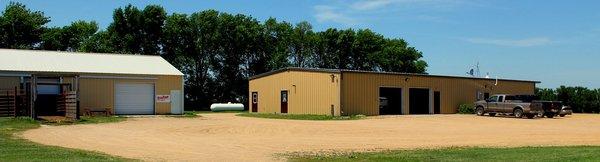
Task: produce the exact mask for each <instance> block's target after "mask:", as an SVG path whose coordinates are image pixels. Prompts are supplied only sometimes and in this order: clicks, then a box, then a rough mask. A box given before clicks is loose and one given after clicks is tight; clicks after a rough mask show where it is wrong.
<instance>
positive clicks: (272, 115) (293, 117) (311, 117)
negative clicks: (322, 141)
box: [236, 113, 365, 120]
mask: <svg viewBox="0 0 600 162" xmlns="http://www.w3.org/2000/svg"><path fill="white" fill-rule="evenodd" d="M236 116H243V117H255V118H267V119H289V120H358V119H362V118H364V117H365V116H364V115H351V116H331V115H310V114H275V113H240V114H236Z"/></svg>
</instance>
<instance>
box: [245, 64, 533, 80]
mask: <svg viewBox="0 0 600 162" xmlns="http://www.w3.org/2000/svg"><path fill="white" fill-rule="evenodd" d="M284 71H308V72H323V73H369V74H389V75H407V76H422V77H440V78H457V79H476V80H489V81H494V80H496V79H494V78H473V77H463V76H447V75H430V74H418V73H401V72H382V71H364V70H346V69H315V68H298V67H289V68H283V69H278V70H274V71H270V72H266V73H262V74H258V75H255V76H252V77H250V78H249V79H248V80H254V79H258V78H262V77H266V76H269V75H273V74H277V73H281V72H284ZM498 80H499V81H514V82H528V83H541V82H540V81H531V80H516V79H498Z"/></svg>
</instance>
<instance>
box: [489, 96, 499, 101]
mask: <svg viewBox="0 0 600 162" xmlns="http://www.w3.org/2000/svg"><path fill="white" fill-rule="evenodd" d="M488 101H489V102H498V96H492V97H490V99H489V100H488Z"/></svg>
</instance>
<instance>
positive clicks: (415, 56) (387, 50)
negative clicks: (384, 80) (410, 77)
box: [376, 39, 427, 73]
mask: <svg viewBox="0 0 600 162" xmlns="http://www.w3.org/2000/svg"><path fill="white" fill-rule="evenodd" d="M385 42H386V43H385V45H384V47H383V50H382V51H381V53H380V54H379V56H378V57H377V60H376V62H377V63H378V66H379V68H380V69H381V70H382V71H391V72H407V73H425V71H426V68H427V63H426V62H425V61H423V60H421V58H422V57H423V54H422V53H421V52H420V51H418V50H417V49H415V48H414V47H409V46H408V43H406V41H404V40H402V39H387V40H386V41H385Z"/></svg>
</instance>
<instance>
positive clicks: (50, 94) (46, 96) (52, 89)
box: [34, 83, 65, 116]
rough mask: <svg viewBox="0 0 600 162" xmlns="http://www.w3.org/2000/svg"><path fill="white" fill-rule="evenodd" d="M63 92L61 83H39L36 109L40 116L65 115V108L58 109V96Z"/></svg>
mask: <svg viewBox="0 0 600 162" xmlns="http://www.w3.org/2000/svg"><path fill="white" fill-rule="evenodd" d="M60 94H61V90H60V85H59V84H51V83H50V84H42V83H40V84H38V85H37V96H36V100H35V104H34V106H35V111H36V113H37V115H38V116H64V115H65V112H64V110H59V109H58V105H57V103H58V97H59V95H60Z"/></svg>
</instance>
